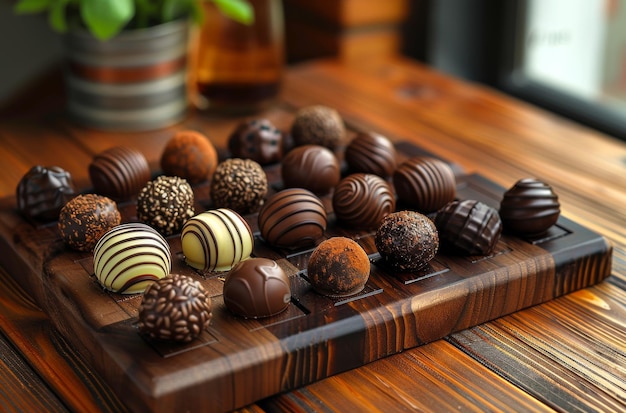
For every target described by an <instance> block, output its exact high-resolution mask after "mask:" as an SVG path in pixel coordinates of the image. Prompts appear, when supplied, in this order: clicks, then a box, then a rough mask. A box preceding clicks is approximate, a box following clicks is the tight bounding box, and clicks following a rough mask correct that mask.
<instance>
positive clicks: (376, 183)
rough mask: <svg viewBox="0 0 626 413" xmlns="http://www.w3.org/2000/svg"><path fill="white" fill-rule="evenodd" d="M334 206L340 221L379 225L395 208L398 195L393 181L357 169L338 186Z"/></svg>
mask: <svg viewBox="0 0 626 413" xmlns="http://www.w3.org/2000/svg"><path fill="white" fill-rule="evenodd" d="M333 210H334V211H335V216H337V218H338V219H339V221H340V223H341V224H345V225H347V226H349V227H352V228H358V229H370V228H378V226H379V225H380V222H381V221H382V219H383V218H384V217H385V216H387V215H388V214H390V213H392V212H394V211H395V210H396V199H395V197H394V194H393V190H392V189H391V185H389V184H388V183H387V181H385V180H384V179H383V178H381V177H380V176H378V175H373V174H364V173H356V174H352V175H348V176H347V177H345V178H343V179H342V180H341V182H339V185H337V186H336V187H335V192H334V193H333Z"/></svg>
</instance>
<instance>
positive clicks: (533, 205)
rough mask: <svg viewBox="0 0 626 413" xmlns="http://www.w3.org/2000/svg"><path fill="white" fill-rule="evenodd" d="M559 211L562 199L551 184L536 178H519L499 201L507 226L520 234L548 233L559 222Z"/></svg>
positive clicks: (504, 223) (501, 215)
mask: <svg viewBox="0 0 626 413" xmlns="http://www.w3.org/2000/svg"><path fill="white" fill-rule="evenodd" d="M560 213H561V205H560V203H559V198H558V196H557V195H556V194H555V193H554V191H553V190H552V187H551V186H550V185H548V184H547V183H545V182H542V181H540V180H538V179H534V178H526V179H520V180H519V181H517V182H516V183H515V185H513V186H512V187H511V188H510V189H509V190H507V191H506V192H505V193H504V196H503V198H502V201H501V202H500V218H501V219H502V224H503V226H504V229H505V230H507V231H511V232H515V233H518V234H526V235H534V234H540V233H542V232H545V231H547V230H548V228H550V227H551V226H552V225H554V224H555V223H556V221H557V220H558V219H559V214H560Z"/></svg>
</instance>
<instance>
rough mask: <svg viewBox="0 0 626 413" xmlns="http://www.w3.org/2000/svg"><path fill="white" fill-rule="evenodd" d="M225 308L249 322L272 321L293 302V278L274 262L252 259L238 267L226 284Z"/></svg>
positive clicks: (265, 259)
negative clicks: (255, 319) (263, 319)
mask: <svg viewBox="0 0 626 413" xmlns="http://www.w3.org/2000/svg"><path fill="white" fill-rule="evenodd" d="M223 295H224V304H225V305H226V308H228V309H229V310H230V311H232V312H233V313H235V314H236V315H239V316H242V317H246V318H262V317H271V316H273V315H276V314H278V313H281V312H283V311H284V310H286V309H287V307H288V306H289V302H290V301H291V286H290V284H289V277H287V274H285V271H284V270H283V269H282V268H281V267H280V266H279V265H278V264H277V263H276V261H274V260H270V259H268V258H249V259H247V260H245V261H241V262H240V263H239V264H237V265H235V266H234V267H233V269H232V270H230V272H229V273H228V274H227V275H226V279H225V280H224V292H223Z"/></svg>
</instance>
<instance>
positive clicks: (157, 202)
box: [137, 175, 195, 237]
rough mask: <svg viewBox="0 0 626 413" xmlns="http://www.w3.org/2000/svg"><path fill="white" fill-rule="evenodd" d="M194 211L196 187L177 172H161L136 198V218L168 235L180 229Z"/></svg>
mask: <svg viewBox="0 0 626 413" xmlns="http://www.w3.org/2000/svg"><path fill="white" fill-rule="evenodd" d="M194 213H195V209H194V196H193V189H192V188H191V186H190V185H189V183H188V182H187V181H186V180H185V179H183V178H180V177H178V176H164V175H161V176H158V177H157V178H156V179H154V180H153V181H150V182H148V183H147V184H146V186H145V187H144V188H143V189H142V190H141V192H140V193H139V197H138V198H137V218H139V220H140V221H141V222H143V223H145V224H148V225H150V226H151V227H153V228H154V229H156V230H157V231H159V233H161V234H162V235H164V236H166V237H167V236H170V235H173V234H177V233H179V232H180V230H181V229H182V227H183V225H184V224H185V222H187V220H188V219H189V218H191V217H192V216H194Z"/></svg>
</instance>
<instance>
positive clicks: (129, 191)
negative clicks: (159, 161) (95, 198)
mask: <svg viewBox="0 0 626 413" xmlns="http://www.w3.org/2000/svg"><path fill="white" fill-rule="evenodd" d="M89 178H90V179H91V184H92V185H93V188H94V191H95V192H96V193H98V194H100V195H104V196H108V197H110V198H113V199H116V200H126V199H129V198H131V197H133V196H136V195H137V193H138V192H139V191H140V190H141V188H143V186H144V185H145V184H146V182H148V181H149V180H150V166H148V161H147V160H146V158H145V157H144V156H143V154H142V153H141V152H140V151H138V150H136V149H133V148H128V147H125V146H115V147H113V148H109V149H107V150H105V151H103V152H100V153H99V154H97V155H96V156H94V158H93V160H92V161H91V163H90V164H89Z"/></svg>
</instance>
